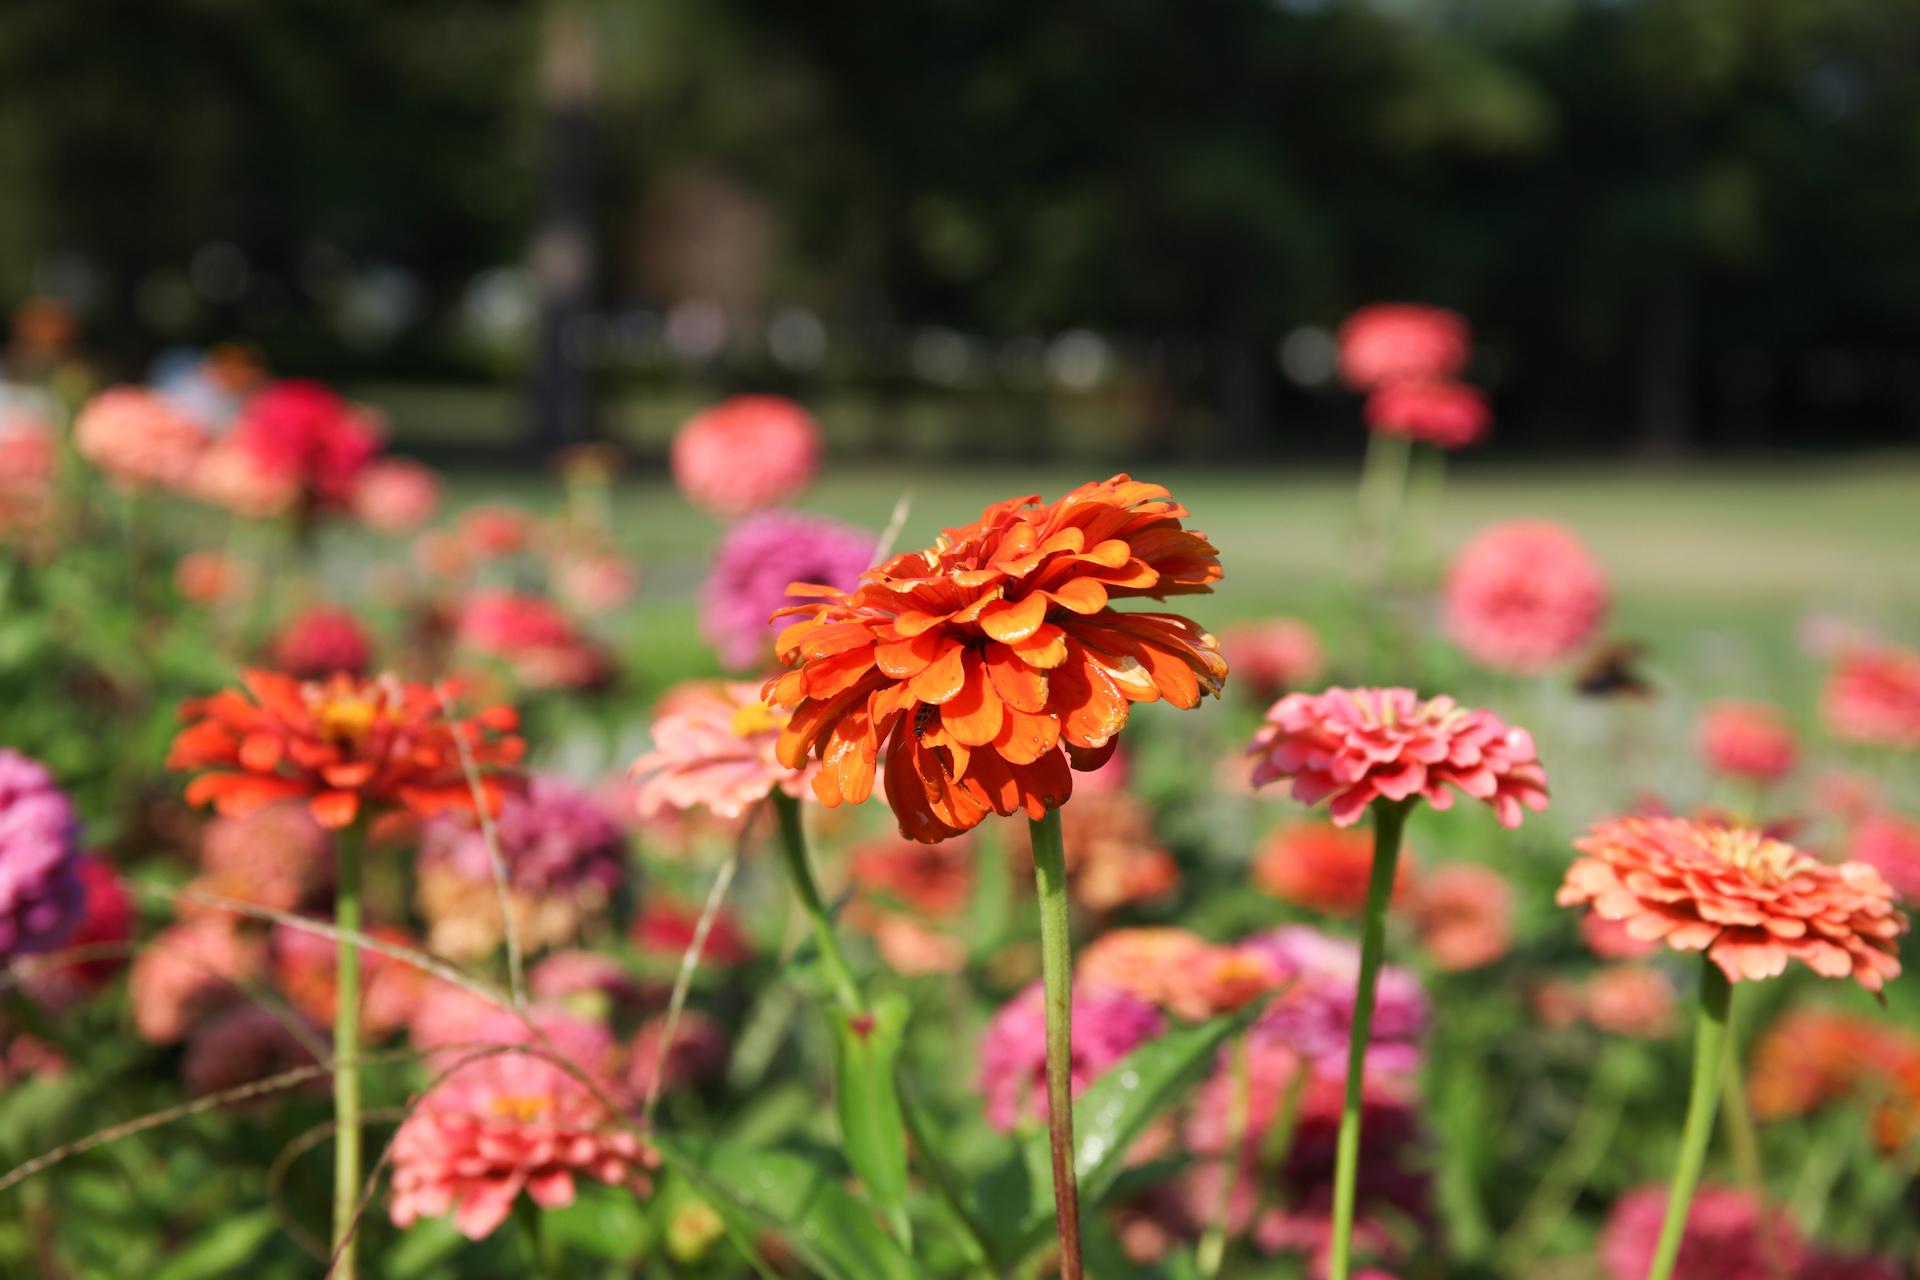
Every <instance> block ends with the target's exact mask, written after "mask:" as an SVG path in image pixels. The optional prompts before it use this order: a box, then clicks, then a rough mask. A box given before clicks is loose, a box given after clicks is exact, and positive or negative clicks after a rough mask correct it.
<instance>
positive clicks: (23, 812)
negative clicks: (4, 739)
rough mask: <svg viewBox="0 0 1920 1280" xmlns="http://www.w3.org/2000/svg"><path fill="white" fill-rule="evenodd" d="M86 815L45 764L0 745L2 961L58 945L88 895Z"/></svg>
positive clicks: (73, 924)
mask: <svg viewBox="0 0 1920 1280" xmlns="http://www.w3.org/2000/svg"><path fill="white" fill-rule="evenodd" d="M79 838H80V821H79V819H78V818H77V817H75V816H74V812H73V802H72V801H71V800H68V799H67V795H66V793H65V792H64V791H62V790H60V788H59V787H58V786H57V785H55V783H54V780H53V775H52V774H51V773H49V772H48V771H47V768H46V766H45V765H43V764H41V763H40V762H39V761H37V760H34V759H33V758H31V757H29V756H24V755H21V754H20V753H19V752H18V751H10V750H5V749H0V965H5V964H7V963H9V962H11V961H12V960H13V959H14V958H15V957H16V956H21V955H28V954H31V953H33V952H36V951H48V950H51V949H52V948H54V947H56V946H59V945H60V943H61V942H62V941H64V940H65V939H66V937H67V935H68V934H69V933H71V932H72V931H73V928H74V926H75V925H77V924H78V923H79V922H80V917H81V914H82V911H83V909H84V907H85V903H86V889H85V886H84V885H83V884H82V882H81V879H80V845H79Z"/></svg>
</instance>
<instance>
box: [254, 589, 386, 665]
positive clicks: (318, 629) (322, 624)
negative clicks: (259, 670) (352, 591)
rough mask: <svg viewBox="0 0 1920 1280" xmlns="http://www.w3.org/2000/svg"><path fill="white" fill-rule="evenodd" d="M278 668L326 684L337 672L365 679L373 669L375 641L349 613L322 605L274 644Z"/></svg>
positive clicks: (296, 621)
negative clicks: (327, 679)
mask: <svg viewBox="0 0 1920 1280" xmlns="http://www.w3.org/2000/svg"><path fill="white" fill-rule="evenodd" d="M273 661H274V665H275V666H277V667H279V668H280V670H282V671H285V672H286V673H287V674H288V675H292V676H298V677H299V678H300V679H302V680H324V679H326V678H327V677H328V676H330V675H332V674H334V673H335V672H336V671H344V672H346V673H347V674H348V675H350V676H363V675H365V674H366V673H367V670H368V668H369V667H371V666H372V665H373V640H372V639H371V637H369V636H368V635H367V630H366V628H365V627H363V626H361V625H360V620H359V619H358V618H355V617H354V616H353V614H352V613H350V612H349V611H347V610H345V609H340V608H335V607H333V606H330V605H319V606H316V607H314V608H311V609H308V610H306V611H304V612H302V613H299V614H296V615H294V617H293V618H292V619H291V620H290V621H289V622H288V623H287V625H286V626H285V627H282V628H281V630H280V634H279V635H278V636H277V637H275V639H274V642H273Z"/></svg>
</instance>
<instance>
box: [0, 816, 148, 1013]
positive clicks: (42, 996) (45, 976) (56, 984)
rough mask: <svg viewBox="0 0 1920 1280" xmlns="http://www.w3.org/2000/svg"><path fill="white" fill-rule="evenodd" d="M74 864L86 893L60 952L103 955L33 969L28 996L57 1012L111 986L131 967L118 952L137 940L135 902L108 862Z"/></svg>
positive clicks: (90, 859)
mask: <svg viewBox="0 0 1920 1280" xmlns="http://www.w3.org/2000/svg"><path fill="white" fill-rule="evenodd" d="M75 862H76V867H77V870H78V872H79V876H80V888H81V893H82V895H83V896H82V900H81V905H80V914H79V918H78V920H77V921H76V922H75V923H74V926H73V928H72V929H71V930H69V931H68V933H67V936H66V938H65V939H64V940H63V941H62V942H61V944H60V950H61V951H64V952H74V953H81V952H85V951H88V950H90V949H93V948H98V949H99V950H100V951H101V952H102V954H99V955H80V954H76V958H75V959H73V960H71V961H67V962H63V963H58V964H48V965H45V966H44V967H36V968H35V969H34V970H33V972H32V974H31V975H30V976H29V977H28V978H27V980H26V984H25V985H26V990H27V992H28V994H30V995H32V996H33V998H34V999H35V1000H38V1001H39V1002H40V1003H41V1004H43V1005H46V1006H48V1007H49V1008H55V1009H58V1008H64V1007H65V1006H67V1005H70V1004H73V1003H74V1002H76V1001H78V1000H80V999H82V998H84V997H86V996H88V995H91V994H93V993H94V992H96V991H98V990H100V988H102V987H104V986H106V985H107V983H109V982H111V981H112V980H113V978H114V975H116V974H118V973H119V972H120V971H121V970H122V969H124V968H126V967H127V960H126V956H125V955H123V954H120V950H119V949H120V948H121V947H122V946H123V945H124V944H125V943H126V942H127V941H128V940H129V939H131V938H132V937H133V899H132V898H130V897H128V896H127V888H126V886H125V885H123V884H122V883H120V877H119V876H117V875H115V874H114V872H113V868H112V867H111V866H109V865H107V863H106V861H105V860H104V859H102V858H99V857H97V856H95V855H93V854H87V853H83V854H81V855H79V857H78V858H77V859H76V860H75Z"/></svg>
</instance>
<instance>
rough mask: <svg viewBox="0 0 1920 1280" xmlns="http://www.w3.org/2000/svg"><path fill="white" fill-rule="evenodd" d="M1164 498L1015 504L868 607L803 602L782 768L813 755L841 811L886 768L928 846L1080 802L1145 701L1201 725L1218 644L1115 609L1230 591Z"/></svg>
mask: <svg viewBox="0 0 1920 1280" xmlns="http://www.w3.org/2000/svg"><path fill="white" fill-rule="evenodd" d="M1167 499H1168V495H1167V491H1166V490H1165V489H1163V488H1161V487H1160V486H1159V485H1152V484H1142V483H1138V482H1136V481H1134V480H1132V479H1131V478H1129V477H1127V476H1125V475H1119V476H1115V477H1114V478H1113V479H1111V480H1106V481H1102V482H1099V483H1095V484H1085V485H1082V486H1080V488H1078V489H1075V490H1074V491H1073V492H1072V493H1069V494H1067V495H1066V496H1065V497H1063V498H1061V499H1060V500H1059V501H1057V502H1052V503H1047V504H1044V505H1036V504H1039V501H1040V500H1039V498H1038V497H1037V496H1033V497H1025V498H1015V499H1012V500H1009V501H1007V502H1002V503H998V504H996V505H994V506H991V507H988V508H987V509H986V510H985V511H984V512H982V513H981V515H980V518H979V520H977V521H975V522H974V523H973V524H970V525H967V526H964V527H962V528H958V529H949V530H947V531H946V533H945V534H944V535H943V536H942V537H941V539H940V541H939V542H938V543H936V544H935V545H934V546H932V547H929V548H928V549H926V550H924V551H915V552H909V553H907V554H904V555H899V556H895V557H894V558H893V559H891V560H889V561H887V562H886V563H885V564H883V565H881V566H879V567H878V568H875V569H869V570H868V571H867V572H866V573H865V574H864V575H863V576H862V581H861V585H860V586H859V587H858V588H857V589H855V590H854V591H852V592H844V591H838V590H834V589H832V588H829V587H823V586H815V585H807V584H796V586H795V587H794V589H793V590H792V591H791V592H790V593H789V594H794V595H812V596H815V597H817V599H816V600H815V601H814V602H813V603H811V604H805V605H798V606H795V607H793V608H791V609H786V610H782V611H781V612H782V614H790V615H798V616H799V619H800V620H799V621H797V622H795V623H794V624H793V625H791V626H789V627H788V628H787V629H786V630H785V631H784V632H782V633H781V635H780V639H779V642H778V644H777V646H776V647H777V649H778V651H779V654H780V657H781V660H782V661H783V662H785V663H786V664H787V666H789V667H790V668H792V670H790V671H788V672H787V673H786V674H785V675H783V676H779V677H776V678H775V679H773V680H770V681H769V682H768V683H767V687H766V697H767V700H768V701H769V702H771V703H774V704H776V705H779V706H783V707H792V708H793V718H792V719H791V720H790V721H789V722H788V724H787V727H786V729H785V731H784V732H783V733H782V734H781V738H780V758H781V760H782V761H783V762H785V763H786V764H787V765H788V766H789V767H791V768H796V769H797V768H799V767H800V766H801V764H802V763H803V762H804V761H805V760H806V758H807V756H808V755H809V754H812V755H814V756H816V757H817V758H818V759H819V760H820V762H821V766H822V767H821V769H820V772H819V774H818V775H817V776H816V777H815V779H814V783H813V789H814V793H815V794H816V795H817V796H818V797H819V798H820V801H821V803H823V804H825V805H827V806H828V807H832V806H835V805H838V804H840V803H842V802H848V803H853V804H858V803H860V802H861V801H863V800H865V799H866V798H867V797H868V796H869V795H870V794H872V791H873V783H874V775H875V772H876V770H877V767H878V764H879V760H880V757H881V756H882V755H883V754H884V755H885V757H886V795H887V801H888V803H889V804H890V805H891V806H892V808H893V811H894V815H895V816H896V817H897V818H898V819H899V821H900V830H901V832H902V833H903V834H905V835H907V836H909V837H911V838H913V839H915V840H922V841H926V842H929V843H931V842H933V841H936V840H945V839H947V838H948V837H950V836H954V835H958V834H959V833H960V832H962V831H965V830H967V829H969V828H971V827H973V826H974V825H976V824H977V823H979V822H980V820H981V819H983V818H984V817H986V815H987V814H988V813H999V814H1002V815H1010V814H1012V813H1014V812H1015V811H1017V810H1025V811H1026V813H1027V815H1028V816H1029V817H1033V818H1038V817H1041V816H1042V815H1044V814H1045V813H1046V811H1047V810H1048V809H1051V808H1054V807H1055V806H1057V805H1060V804H1062V803H1064V802H1065V801H1066V799H1067V797H1068V796H1069V795H1071V794H1072V792H1073V780H1072V776H1071V774H1070V773H1069V771H1068V770H1069V768H1074V769H1080V770H1088V769H1094V768H1098V767H1099V765H1100V764H1101V763H1102V762H1103V761H1104V760H1105V759H1106V758H1107V757H1108V756H1109V755H1111V754H1112V752H1113V749H1114V747H1115V745H1116V744H1117V743H1118V741H1119V736H1118V735H1119V733H1120V730H1121V728H1122V727H1123V726H1124V725H1125V724H1126V722H1127V714H1128V711H1129V710H1130V708H1131V707H1132V705H1133V704H1134V703H1136V702H1154V701H1158V700H1161V699H1164V700H1166V701H1167V702H1170V703H1172V704H1173V705H1175V706H1178V707H1192V706H1195V705H1197V704H1198V702H1199V701H1200V696H1201V695H1202V694H1203V693H1212V694H1218V693H1219V691H1220V686H1221V683H1222V682H1223V681H1224V680H1225V679H1226V674H1227V667H1226V663H1225V661H1224V660H1222V658H1221V657H1220V652H1219V643H1218V642H1217V641H1216V640H1215V639H1214V638H1213V637H1212V636H1211V635H1208V634H1207V633H1206V632H1205V631H1202V630H1201V629H1200V628H1199V627H1198V626H1196V625H1194V623H1193V622H1191V621H1190V620H1188V619H1187V618H1184V617H1181V616H1180V615H1178V614H1171V613H1121V612H1118V611H1117V610H1115V609H1113V608H1112V607H1111V602H1112V601H1114V600H1118V599H1124V598H1128V597H1134V596H1151V597H1153V598H1155V599H1161V598H1164V597H1166V596H1170V595H1187V594H1191V593H1194V592H1202V591H1210V590H1212V587H1213V584H1214V583H1215V582H1216V581H1218V580H1219V578H1220V560H1219V556H1218V555H1217V554H1216V552H1215V551H1214V548H1213V546H1212V545H1211V544H1210V543H1208V542H1207V540H1206V538H1205V537H1203V536H1202V535H1200V534H1198V533H1194V532H1192V531H1190V530H1188V529H1186V528H1184V527H1183V526H1182V525H1181V519H1182V517H1184V516H1185V515H1186V514H1187V510H1186V508H1185V507H1182V506H1180V505H1179V504H1178V503H1175V502H1171V501H1168V500H1167Z"/></svg>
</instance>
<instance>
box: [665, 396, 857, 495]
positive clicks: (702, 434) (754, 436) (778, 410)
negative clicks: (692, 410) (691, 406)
mask: <svg viewBox="0 0 1920 1280" xmlns="http://www.w3.org/2000/svg"><path fill="white" fill-rule="evenodd" d="M820 452H821V442H820V428H819V427H818V426H817V425H816V424H815V423H814V421H813V418H812V417H811V416H809V415H808V413H807V411H806V410H805V409H802V408H801V407H800V406H799V405H797V404H795V403H794V402H793V401H791V400H788V399H785V398H784V397H781V396H734V397H733V398H732V399H730V400H723V401H721V402H720V403H719V404H717V405H714V406H713V407H712V408H711V409H708V410H706V411H705V412H703V413H699V414H696V415H694V416H693V417H692V418H690V419H689V420H688V421H687V424H686V425H685V426H683V427H681V428H680V431H679V433H678V434H677V435H675V436H674V438H673V448H672V452H671V454H670V456H669V462H670V463H671V465H672V467H673V480H674V483H675V484H677V485H679V486H680V492H682V493H684V494H686V495H687V498H688V500H689V501H691V502H693V503H694V504H695V505H696V506H699V507H703V508H705V509H706V510H708V511H711V512H713V513H714V514H716V515H721V516H728V517H732V516H739V515H744V514H746V513H747V512H749V511H753V510H755V509H757V508H760V507H770V506H772V505H774V504H775V503H778V502H783V501H785V500H786V499H788V498H791V497H793V496H794V495H795V494H797V493H799V492H800V491H801V490H802V489H805V488H806V487H807V484H808V483H809V482H810V481H811V480H812V479H813V473H814V471H815V470H816V469H817V468H818V467H819V465H820Z"/></svg>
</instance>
